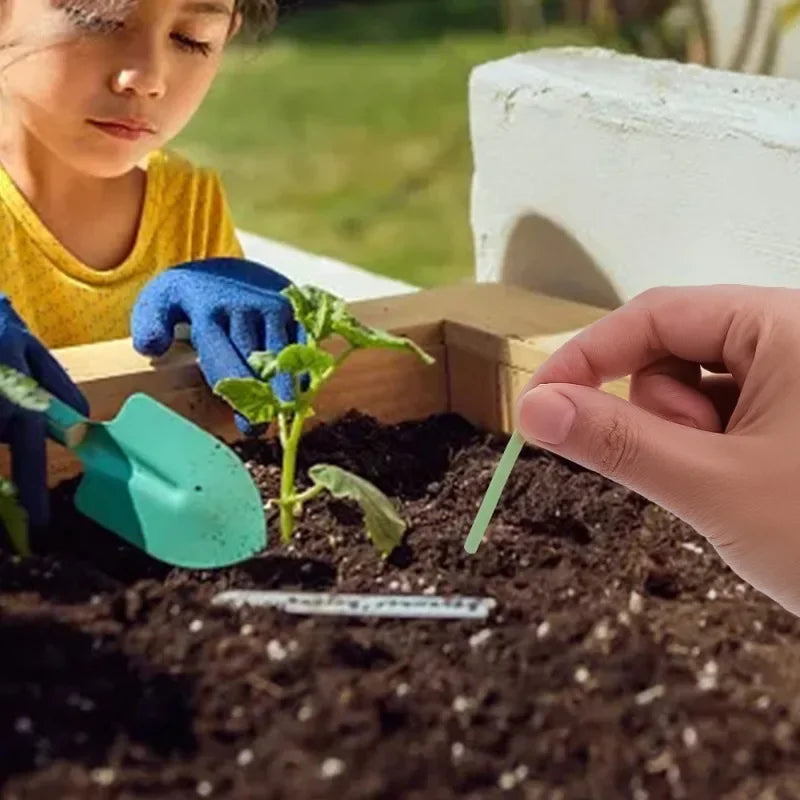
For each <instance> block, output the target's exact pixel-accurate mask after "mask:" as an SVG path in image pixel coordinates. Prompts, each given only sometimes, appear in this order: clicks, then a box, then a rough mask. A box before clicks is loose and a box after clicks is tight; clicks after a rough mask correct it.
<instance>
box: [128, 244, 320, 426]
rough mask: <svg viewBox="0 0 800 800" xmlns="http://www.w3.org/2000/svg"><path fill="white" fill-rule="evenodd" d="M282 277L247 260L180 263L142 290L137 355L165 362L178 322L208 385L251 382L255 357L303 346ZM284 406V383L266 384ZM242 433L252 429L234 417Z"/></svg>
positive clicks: (135, 329) (134, 322)
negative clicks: (257, 353) (234, 380)
mask: <svg viewBox="0 0 800 800" xmlns="http://www.w3.org/2000/svg"><path fill="white" fill-rule="evenodd" d="M289 284H290V281H289V279H288V278H286V277H285V276H283V275H281V274H280V273H278V272H275V271H274V270H272V269H269V268H268V267H265V266H262V265H261V264H257V263H254V262H252V261H245V260H243V259H237V258H214V259H208V260H205V261H193V262H188V263H186V264H181V265H179V266H176V267H174V268H172V269H169V270H167V271H166V272H162V273H160V274H159V275H157V276H156V277H155V278H154V279H153V280H152V281H150V283H148V284H147V286H145V288H144V289H143V290H142V292H141V293H140V294H139V297H138V298H137V300H136V303H135V305H134V308H133V313H132V315H131V333H132V338H133V345H134V347H135V348H136V350H137V351H139V352H140V353H142V354H144V355H148V356H160V355H163V354H164V353H165V352H166V351H167V350H168V349H169V347H170V346H171V345H172V342H173V340H174V330H175V326H176V324H178V323H188V324H189V325H190V326H191V342H192V346H193V347H194V349H195V350H196V351H197V355H198V361H199V363H200V369H201V370H202V372H203V375H204V376H205V378H206V381H207V382H208V384H209V385H210V386H211V387H212V388H213V387H214V385H215V384H216V383H217V382H218V381H220V380H222V379H223V378H249V377H253V372H252V370H251V369H250V367H249V365H248V363H247V359H248V357H249V356H250V354H251V353H252V352H254V351H262V350H265V351H271V352H274V353H277V352H279V351H280V350H282V349H283V348H284V347H286V346H287V345H289V344H292V343H294V342H298V341H304V334H303V331H302V330H301V328H300V326H299V325H298V324H297V322H296V321H295V319H294V314H293V310H292V306H291V304H290V303H289V301H288V300H287V299H286V298H285V297H284V296H283V295H282V294H281V291H282V290H283V289H284V288H286V287H287V286H288V285H289ZM272 387H273V389H274V390H275V393H276V394H277V395H278V397H279V398H280V399H282V400H285V401H288V400H291V399H292V396H293V394H294V389H293V386H292V382H291V379H290V376H288V375H283V374H280V375H277V376H276V377H275V378H274V379H273V381H272ZM236 424H237V426H238V427H239V430H241V431H242V432H243V433H246V434H251V433H253V432H254V429H253V428H252V427H251V425H250V424H249V423H248V421H247V420H246V419H244V418H243V417H241V416H240V415H238V414H237V415H236Z"/></svg>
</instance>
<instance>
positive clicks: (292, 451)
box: [279, 347, 355, 544]
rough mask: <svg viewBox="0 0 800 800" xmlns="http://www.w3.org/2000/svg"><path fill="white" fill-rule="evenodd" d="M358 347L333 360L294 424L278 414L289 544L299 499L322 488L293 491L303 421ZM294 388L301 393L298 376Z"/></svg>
mask: <svg viewBox="0 0 800 800" xmlns="http://www.w3.org/2000/svg"><path fill="white" fill-rule="evenodd" d="M354 350H355V348H354V347H349V348H348V349H347V350H345V351H344V352H343V353H342V354H341V355H340V356H339V357H338V358H337V359H336V360H335V361H334V363H333V365H332V366H331V367H330V368H329V369H328V370H327V371H326V372H325V374H324V375H323V376H322V377H321V378H320V380H319V381H318V382H317V385H316V386H314V388H313V389H311V390H310V391H309V392H308V393H307V394H306V396H305V398H304V399H303V404H302V408H301V409H297V410H296V411H295V413H294V416H293V417H292V423H291V426H289V427H288V431H287V424H286V420H285V418H284V417H283V416H282V415H281V416H279V425H280V438H281V446H282V448H283V464H282V467H281V497H280V501H279V504H280V509H281V515H280V519H281V539H282V541H283V542H284V544H286V543H287V542H289V541H290V540H291V538H292V532H293V530H294V512H295V507H296V506H297V505H298V503H303V502H304V501H305V500H308V499H310V498H311V497H313V496H314V495H316V494H318V492H319V491H321V489H319V488H318V487H316V486H315V487H312V488H311V489H308V490H307V491H305V492H301V493H300V494H299V495H295V494H294V482H295V473H296V472H297V449H298V446H299V444H300V437H301V436H302V435H303V425H304V424H305V421H306V419H307V418H308V417H309V416H311V413H312V412H311V409H312V407H313V403H314V400H315V399H316V397H317V395H318V394H319V391H320V389H321V388H322V386H323V384H324V383H325V382H326V381H327V380H328V378H330V376H331V375H332V374H333V373H334V372H335V371H336V369H337V368H338V367H339V366H341V364H342V362H343V361H344V360H345V359H346V358H347V357H348V356H349V355H350V354H351V353H352V352H353V351H354ZM294 391H295V397H299V396H300V394H301V391H300V382H299V380H298V379H297V376H295V378H294Z"/></svg>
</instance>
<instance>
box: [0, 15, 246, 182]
mask: <svg viewBox="0 0 800 800" xmlns="http://www.w3.org/2000/svg"><path fill="white" fill-rule="evenodd" d="M239 25H240V18H239V15H238V14H237V13H236V12H235V10H234V0H0V100H1V101H2V105H0V121H1V122H2V126H3V127H6V126H7V125H8V123H9V119H8V116H7V115H8V114H10V115H11V120H12V122H14V123H17V124H18V125H21V126H23V127H24V128H25V129H26V130H27V132H28V133H29V134H30V135H32V136H33V137H35V139H37V140H38V142H39V143H40V144H41V145H42V146H43V147H44V148H45V149H46V150H48V151H50V152H51V153H52V154H54V155H55V156H56V157H58V158H59V159H61V160H62V161H63V162H65V163H66V164H68V165H70V166H71V167H73V168H74V169H76V170H78V171H80V172H82V173H85V174H88V175H92V176H95V177H106V178H107V177H116V176H119V175H123V174H125V173H126V172H128V171H130V170H131V169H133V168H134V167H135V166H136V165H137V164H138V163H140V162H141V161H142V159H143V158H144V157H145V156H146V155H147V154H148V153H150V152H151V151H153V150H155V149H158V148H159V147H161V146H162V145H164V144H165V143H166V142H168V141H169V140H170V139H172V138H174V137H175V136H176V135H177V134H178V133H179V132H180V131H181V130H182V129H183V127H184V126H185V125H186V124H187V123H188V122H189V120H190V119H191V117H192V115H193V114H194V112H195V111H196V110H197V108H198V106H199V105H200V103H201V102H202V101H203V99H204V98H205V96H206V93H207V92H208V90H209V88H210V86H211V82H212V81H213V79H214V77H215V75H216V73H217V70H218V69H219V64H220V58H221V55H222V51H223V49H224V47H225V44H226V43H227V41H228V40H229V38H230V37H231V36H232V35H233V34H234V33H236V31H237V30H238V27H239Z"/></svg>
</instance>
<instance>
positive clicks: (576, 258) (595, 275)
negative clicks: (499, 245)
mask: <svg viewBox="0 0 800 800" xmlns="http://www.w3.org/2000/svg"><path fill="white" fill-rule="evenodd" d="M503 282H504V283H508V284H510V285H512V286H520V287H522V288H525V289H529V290H531V291H534V292H540V293H541V294H546V295H550V296H552V297H560V298H563V299H565V300H573V301H575V302H579V303H587V304H589V305H593V306H598V307H599V308H608V309H612V308H617V307H618V306H620V305H622V300H621V299H620V297H619V295H618V294H617V291H616V289H615V288H614V286H613V285H612V284H611V282H610V281H609V280H608V278H607V277H606V276H605V275H604V274H603V272H602V270H601V269H600V267H598V265H597V264H596V263H595V261H594V260H593V259H592V257H591V256H590V255H589V253H587V252H586V250H584V248H583V247H582V245H581V244H580V243H579V242H578V241H577V240H576V239H574V238H573V237H572V236H571V235H570V234H569V233H567V231H565V230H564V229H563V228H562V227H560V226H559V225H556V223H554V222H552V221H551V220H549V219H547V218H546V217H543V216H541V215H539V214H528V215H526V216H525V217H522V218H521V219H519V220H518V221H517V224H516V225H515V226H514V230H513V231H512V233H511V236H510V237H509V240H508V247H507V248H506V252H505V259H504V263H503Z"/></svg>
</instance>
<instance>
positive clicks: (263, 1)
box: [235, 0, 278, 35]
mask: <svg viewBox="0 0 800 800" xmlns="http://www.w3.org/2000/svg"><path fill="white" fill-rule="evenodd" d="M235 7H236V10H237V11H238V12H239V13H240V14H241V15H242V19H243V20H244V27H245V29H246V30H247V31H248V32H250V33H253V34H255V35H258V34H265V33H271V32H272V30H273V28H274V27H275V23H276V22H277V20H278V0H236V5H235Z"/></svg>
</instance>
